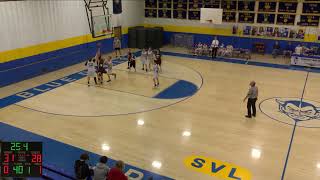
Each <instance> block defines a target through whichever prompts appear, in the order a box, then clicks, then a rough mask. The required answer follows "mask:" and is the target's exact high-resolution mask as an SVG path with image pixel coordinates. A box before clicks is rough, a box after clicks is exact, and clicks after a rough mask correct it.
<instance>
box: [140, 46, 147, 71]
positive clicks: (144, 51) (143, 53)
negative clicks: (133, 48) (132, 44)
mask: <svg viewBox="0 0 320 180" xmlns="http://www.w3.org/2000/svg"><path fill="white" fill-rule="evenodd" d="M147 55H148V52H147V48H145V49H142V51H141V63H142V70H144V67H146V72H148V66H147V64H146V63H147Z"/></svg>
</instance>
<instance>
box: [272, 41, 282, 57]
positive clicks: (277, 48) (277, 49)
mask: <svg viewBox="0 0 320 180" xmlns="http://www.w3.org/2000/svg"><path fill="white" fill-rule="evenodd" d="M278 55H280V45H279V42H278V41H276V42H275V44H274V45H273V50H272V57H273V58H276V57H277V56H278Z"/></svg>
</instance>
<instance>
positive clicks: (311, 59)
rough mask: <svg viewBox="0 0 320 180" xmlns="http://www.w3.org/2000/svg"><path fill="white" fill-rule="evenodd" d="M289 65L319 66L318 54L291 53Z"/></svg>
mask: <svg viewBox="0 0 320 180" xmlns="http://www.w3.org/2000/svg"><path fill="white" fill-rule="evenodd" d="M291 65H295V66H306V67H317V68H320V56H319V55H302V54H292V56H291Z"/></svg>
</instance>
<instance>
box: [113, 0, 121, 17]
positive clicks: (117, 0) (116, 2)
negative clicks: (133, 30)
mask: <svg viewBox="0 0 320 180" xmlns="http://www.w3.org/2000/svg"><path fill="white" fill-rule="evenodd" d="M121 13H122V2H121V0H113V14H121Z"/></svg>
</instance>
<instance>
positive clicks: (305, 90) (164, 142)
mask: <svg viewBox="0 0 320 180" xmlns="http://www.w3.org/2000/svg"><path fill="white" fill-rule="evenodd" d="M73 69H77V70H78V71H79V72H81V71H83V67H82V66H81V65H76V66H75V67H74V68H73ZM139 69H140V68H139V65H138V72H137V73H133V72H128V71H127V70H126V63H123V64H119V65H117V66H116V67H115V72H117V74H118V76H119V78H118V79H116V80H115V81H113V82H112V83H110V84H107V85H103V86H98V87H95V86H91V87H87V85H86V83H85V80H84V77H82V78H79V79H77V78H73V79H74V80H72V81H70V83H68V84H64V85H61V86H60V85H59V87H56V88H55V89H52V90H46V89H48V88H44V86H43V85H42V84H41V83H37V82H34V80H33V79H31V80H27V81H26V82H22V83H18V84H17V85H16V86H17V87H20V88H22V89H29V88H32V87H37V86H38V85H42V86H39V87H42V88H39V87H38V88H37V89H38V90H42V91H43V92H41V94H39V95H35V96H32V97H30V98H26V99H25V100H23V101H20V102H17V103H14V104H12V105H9V106H7V107H5V108H2V109H1V118H2V120H1V122H2V123H6V124H8V125H10V126H14V127H16V128H20V129H23V130H26V131H29V132H32V133H35V134H38V135H40V136H44V137H46V138H50V139H53V140H56V141H59V142H62V143H64V144H68V145H71V146H75V147H77V148H81V149H83V150H85V151H89V152H92V153H96V154H106V155H108V156H109V157H111V158H113V159H123V160H125V162H126V163H128V164H130V165H133V166H136V167H139V168H142V169H145V170H148V171H151V172H154V173H158V174H161V175H165V176H167V177H171V178H174V179H215V177H212V176H210V175H208V174H205V173H198V172H197V171H196V170H195V169H192V167H191V168H190V165H187V164H185V163H184V161H185V159H186V158H188V157H190V156H195V157H197V156H198V157H207V158H214V159H217V160H219V161H221V162H222V163H224V162H225V163H230V164H231V165H232V166H235V167H238V168H240V169H241V168H243V169H246V170H248V171H249V172H250V174H251V175H252V178H253V179H279V178H280V177H281V175H282V172H283V170H284V165H285V163H286V164H287V166H286V168H285V170H286V179H301V178H307V179H316V177H318V173H319V169H318V167H319V162H318V159H317V158H316V156H314V155H316V154H317V153H316V152H317V147H318V145H317V144H318V143H316V141H315V139H317V137H318V136H319V135H318V134H319V133H318V131H319V130H318V127H320V124H319V123H318V121H317V120H315V119H311V120H308V121H298V122H297V124H296V129H295V134H294V136H293V137H292V133H293V129H294V124H295V121H294V120H293V119H290V117H289V116H286V115H285V113H280V112H279V104H278V103H277V102H276V101H275V100H274V99H272V98H278V99H282V100H283V101H289V100H296V101H300V98H301V97H302V95H303V99H302V101H303V102H309V103H311V104H312V105H314V106H315V107H317V106H319V104H317V102H316V100H317V99H318V98H319V95H318V93H317V89H318V88H319V87H318V84H319V74H317V73H312V72H308V70H305V71H296V70H287V69H275V68H269V67H259V66H253V65H246V64H234V63H228V62H219V61H208V60H203V59H195V58H185V57H179V56H165V57H164V65H163V72H162V74H161V75H160V82H161V87H160V88H159V89H153V88H152V80H151V76H150V74H148V73H145V72H142V71H141V70H139ZM68 71H69V72H71V71H70V70H68ZM68 71H64V70H61V72H59V71H58V72H55V73H50V74H47V75H44V76H42V79H43V81H45V79H46V78H47V79H51V78H50V77H52V76H53V74H57V73H58V74H59V75H60V76H61V77H65V76H68V75H70V74H69V73H68ZM239 74H241V76H239ZM131 78H132V79H134V80H133V81H130V79H131ZM60 79H61V78H60ZM69 80H71V78H69ZM251 80H255V81H256V82H257V85H258V87H259V89H260V95H259V103H261V104H260V110H259V111H258V114H257V117H255V118H253V119H247V118H245V117H244V115H245V113H246V107H245V103H243V102H242V99H243V97H244V96H245V94H246V92H247V89H248V82H250V81H251ZM43 81H42V82H43ZM181 81H183V82H188V83H184V84H183V83H181ZM20 84H21V85H20ZM43 84H45V83H43ZM47 84H50V81H48V82H47ZM180 85H182V86H180ZM190 86H191V89H192V87H193V86H195V87H193V89H194V92H193V91H189V92H186V93H190V94H186V96H185V97H180V95H179V92H180V91H184V88H188V87H190ZM7 89H10V88H7ZM171 90H172V91H171ZM170 91H171V92H170ZM24 92H28V91H24ZM7 93H10V92H7ZM19 94H20V95H23V93H21V92H20V93H18V95H19ZM161 94H162V95H161ZM25 96H27V95H26V94H25ZM79 97H81V98H79ZM288 98H289V99H288ZM317 113H318V112H316V113H315V114H316V115H318V114H317ZM309 117H310V115H309ZM142 122H143V123H142ZM300 126H305V127H300ZM185 131H188V132H190V134H189V133H185ZM186 134H187V135H186ZM188 135H190V136H188ZM291 138H292V143H291ZM103 145H107V146H108V147H109V148H110V149H109V150H108V151H106V150H103V149H102V148H101V147H103ZM289 145H291V147H292V151H291V153H290V154H289V156H288V160H286V157H287V153H288V148H289ZM312 154H313V155H312ZM153 161H159V162H161V163H162V166H161V168H160V169H157V168H154V167H152V165H151V164H152V162H153ZM218 165H219V166H220V165H221V164H217V166H218ZM207 173H209V174H210V171H209V172H207ZM224 173H229V172H224ZM237 175H238V176H239V177H240V176H241V174H237V173H235V174H234V176H235V177H236V176H237ZM231 179H232V178H231ZM242 179H249V177H242Z"/></svg>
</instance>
